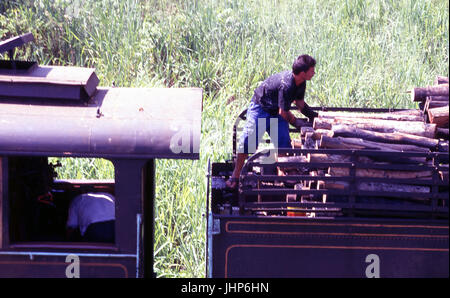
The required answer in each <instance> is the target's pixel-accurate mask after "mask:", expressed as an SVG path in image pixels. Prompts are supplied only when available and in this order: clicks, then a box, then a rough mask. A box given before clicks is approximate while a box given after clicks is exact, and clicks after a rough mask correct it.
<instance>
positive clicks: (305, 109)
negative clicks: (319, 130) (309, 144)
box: [295, 99, 319, 122]
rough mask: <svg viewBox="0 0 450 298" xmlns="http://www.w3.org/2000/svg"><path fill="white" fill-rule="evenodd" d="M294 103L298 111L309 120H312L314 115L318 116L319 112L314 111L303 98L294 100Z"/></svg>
mask: <svg viewBox="0 0 450 298" xmlns="http://www.w3.org/2000/svg"><path fill="white" fill-rule="evenodd" d="M295 105H296V106H297V108H298V110H299V111H300V113H302V114H303V115H305V116H306V117H308V119H309V121H310V122H312V121H313V120H314V118H315V117H317V116H319V114H318V113H317V112H314V111H313V110H312V109H311V108H310V107H309V106H308V104H307V103H306V102H305V101H304V100H303V99H300V100H296V101H295Z"/></svg>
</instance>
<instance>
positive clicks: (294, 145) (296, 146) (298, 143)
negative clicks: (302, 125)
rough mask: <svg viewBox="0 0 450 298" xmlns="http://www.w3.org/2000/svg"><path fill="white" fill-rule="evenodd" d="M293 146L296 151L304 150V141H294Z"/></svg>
mask: <svg viewBox="0 0 450 298" xmlns="http://www.w3.org/2000/svg"><path fill="white" fill-rule="evenodd" d="M291 145H292V148H294V149H301V148H302V140H300V139H292V141H291Z"/></svg>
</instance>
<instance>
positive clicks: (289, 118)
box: [278, 108, 296, 125]
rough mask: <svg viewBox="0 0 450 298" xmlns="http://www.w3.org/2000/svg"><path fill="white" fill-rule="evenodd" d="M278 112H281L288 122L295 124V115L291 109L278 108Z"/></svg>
mask: <svg viewBox="0 0 450 298" xmlns="http://www.w3.org/2000/svg"><path fill="white" fill-rule="evenodd" d="M278 114H280V116H281V117H283V119H284V120H286V121H287V122H288V123H290V124H292V125H294V124H295V120H296V118H295V116H294V114H292V113H291V112H290V111H285V110H283V109H282V108H279V109H278Z"/></svg>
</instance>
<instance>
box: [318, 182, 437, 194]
mask: <svg viewBox="0 0 450 298" xmlns="http://www.w3.org/2000/svg"><path fill="white" fill-rule="evenodd" d="M349 186H350V183H348V182H346V181H325V188H326V189H341V190H345V189H347V188H348V187H349ZM356 188H357V189H358V190H360V191H374V192H408V193H429V192H430V187H429V186H421V185H410V184H398V183H384V182H359V183H357V186H356ZM386 196H387V195H386Z"/></svg>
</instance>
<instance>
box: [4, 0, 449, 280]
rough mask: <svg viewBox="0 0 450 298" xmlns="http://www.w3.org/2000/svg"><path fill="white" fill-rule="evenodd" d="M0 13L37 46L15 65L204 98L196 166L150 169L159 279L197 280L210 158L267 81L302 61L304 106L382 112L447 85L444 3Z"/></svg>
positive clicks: (139, 6) (131, 3) (117, 5)
mask: <svg viewBox="0 0 450 298" xmlns="http://www.w3.org/2000/svg"><path fill="white" fill-rule="evenodd" d="M77 3H78V4H79V3H83V5H82V9H79V10H78V9H77V7H78V6H79V5H78V6H77ZM85 8H86V9H85ZM87 8H88V9H87ZM0 12H1V15H0V38H1V39H5V38H7V37H10V36H13V35H17V34H21V33H25V32H28V31H31V32H33V34H34V35H35V37H36V42H35V43H34V45H33V46H28V47H24V48H22V49H21V50H20V51H18V52H17V53H16V55H17V57H21V58H27V59H34V60H37V61H39V63H41V64H60V65H78V66H87V67H95V68H96V73H97V75H98V76H99V78H100V80H101V82H100V84H101V85H104V86H110V85H112V84H113V82H114V83H115V85H116V86H127V87H128V86H131V87H161V86H166V87H186V86H195V87H202V88H203V89H204V91H205V92H204V99H203V103H204V109H203V115H202V139H201V151H200V160H198V161H173V160H158V161H157V164H156V167H157V169H156V171H157V181H156V183H157V190H156V222H155V271H156V273H157V275H158V276H159V277H202V276H204V266H205V258H204V255H205V251H204V250H205V218H204V217H202V213H204V212H205V200H206V186H205V183H206V178H205V172H206V165H207V160H208V159H211V161H223V160H225V159H227V158H229V157H230V153H231V148H232V143H231V142H232V139H231V129H232V125H233V123H234V120H235V117H236V116H237V114H238V113H239V112H240V111H241V110H242V109H244V108H245V107H246V105H247V104H248V102H249V100H250V98H251V96H252V93H253V90H254V88H255V87H256V86H257V85H258V84H259V82H261V81H262V80H263V79H265V78H266V77H267V76H269V75H270V74H272V73H275V72H278V71H281V70H284V69H289V68H290V67H291V65H292V62H293V60H294V59H295V58H296V57H297V56H298V55H299V54H302V53H307V54H310V55H312V56H314V57H315V58H316V59H317V62H318V63H317V66H316V76H315V77H314V78H313V80H312V81H311V82H310V83H309V84H308V87H307V93H306V101H307V102H308V103H309V104H310V105H311V106H321V105H322V106H345V107H390V108H412V107H416V106H415V104H414V103H412V102H411V101H410V97H409V96H408V94H406V91H407V90H409V89H411V88H412V87H415V86H426V85H429V84H432V82H433V80H434V78H435V76H436V75H444V76H448V66H449V65H448V63H449V60H448V53H449V51H448V41H449V39H448V31H449V30H448V29H449V23H448V20H449V6H448V2H447V1H443V0H417V1H413V0H367V1H362V0H352V1H350V0H305V1H294V0H266V1H256V0H250V1H249V0H221V1H219V0H203V1H202V0H197V1H182V0H153V1H137V0H128V1H119V0H102V1H100V0H77V1H76V0H73V1H70V0H66V1H63V0H59V1H50V0H40V1H37V0H35V1H9V2H2V4H0ZM231 99H234V100H231ZM228 101H231V103H229V104H227V102H228ZM67 168H70V167H69V166H67ZM67 171H69V169H68V170H67ZM102 171H103V166H100V167H99V172H102ZM105 171H106V170H105ZM70 175H78V174H70ZM99 175H100V176H101V175H103V174H102V173H99ZM106 176H107V175H106Z"/></svg>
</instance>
